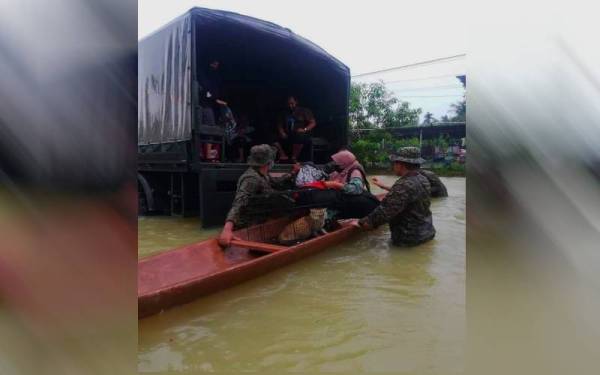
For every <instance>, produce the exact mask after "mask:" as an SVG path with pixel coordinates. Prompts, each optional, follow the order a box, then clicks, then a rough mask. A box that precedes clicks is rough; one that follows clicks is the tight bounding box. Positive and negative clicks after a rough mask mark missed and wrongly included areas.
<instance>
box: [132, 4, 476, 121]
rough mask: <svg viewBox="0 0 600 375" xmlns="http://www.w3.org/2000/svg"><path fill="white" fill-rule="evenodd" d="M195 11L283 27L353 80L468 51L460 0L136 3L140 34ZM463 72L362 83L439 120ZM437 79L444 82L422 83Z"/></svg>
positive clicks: (445, 66)
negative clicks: (385, 88) (382, 84)
mask: <svg viewBox="0 0 600 375" xmlns="http://www.w3.org/2000/svg"><path fill="white" fill-rule="evenodd" d="M194 6H199V7H206V8H213V9H223V10H229V11H233V12H237V13H241V14H245V15H249V16H253V17H256V18H260V19H263V20H267V21H271V22H274V23H276V24H279V25H281V26H283V27H287V28H289V29H291V30H292V31H293V32H295V33H296V34H299V35H301V36H303V37H305V38H308V39H309V40H311V41H313V42H314V43H316V44H318V45H319V46H321V47H322V48H324V49H325V50H327V51H328V52H329V53H330V54H332V55H333V56H335V57H337V58H338V59H339V60H341V61H342V62H344V63H345V64H346V65H348V66H349V67H350V70H351V73H352V75H356V74H361V73H365V72H372V71H375V70H380V69H386V68H390V67H396V66H401V65H406V64H412V63H416V62H421V61H425V60H430V59H435V58H439V57H444V56H451V55H457V54H462V53H465V52H466V31H465V29H466V27H465V22H464V21H465V20H464V19H463V17H464V14H465V12H464V9H463V8H464V7H463V3H462V1H443V0H442V1H431V0H414V1H404V0H371V1H350V0H346V1H340V0H295V1H290V0H278V1H276V0H251V1H250V0H138V37H139V38H143V37H144V36H146V35H148V34H149V33H151V32H153V31H154V30H156V29H158V28H160V27H161V26H162V25H164V24H166V23H167V22H169V21H170V20H172V19H173V18H175V17H177V16H179V15H181V14H183V13H184V12H185V11H187V10H188V9H190V8H192V7H194ZM464 72H465V63H464V59H459V60H454V61H450V62H448V63H439V64H434V65H429V66H425V67H422V68H411V69H403V70H399V71H395V72H393V73H388V74H386V75H384V76H380V75H374V76H369V77H363V78H362V80H366V79H368V80H372V79H385V80H386V81H393V82H395V83H393V84H390V86H389V87H390V88H391V89H392V90H393V91H394V92H395V93H396V94H397V95H398V96H401V99H402V100H406V101H409V102H411V104H413V105H415V106H419V107H423V109H424V111H431V112H433V113H434V115H436V116H441V115H442V114H445V113H446V110H447V108H448V105H449V103H451V102H454V101H456V100H458V99H460V95H461V94H462V90H461V88H460V85H459V83H458V81H457V80H456V79H454V78H452V77H451V76H452V75H454V74H464ZM440 76H446V77H443V78H435V79H423V78H428V77H440ZM411 79H417V81H410V82H408V81H407V80H411ZM398 81H400V82H398ZM428 88H431V89H428Z"/></svg>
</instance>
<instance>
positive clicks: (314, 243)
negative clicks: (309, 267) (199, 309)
mask: <svg viewBox="0 0 600 375" xmlns="http://www.w3.org/2000/svg"><path fill="white" fill-rule="evenodd" d="M289 222H290V220H289V219H278V220H274V221H272V222H269V223H266V224H263V225H259V226H255V227H251V228H248V229H246V230H242V231H238V232H236V235H237V236H238V237H240V238H241V239H243V240H248V241H259V240H264V239H265V238H269V237H270V236H272V235H274V234H277V233H278V232H279V231H281V229H283V227H284V226H285V225H286V224H287V223H289ZM356 232H358V228H356V227H353V226H350V225H348V224H347V223H342V224H341V226H340V228H338V229H336V230H335V231H332V232H330V233H327V234H324V235H322V236H319V237H316V238H313V239H310V240H307V241H305V242H302V243H299V244H297V245H294V246H289V247H286V248H285V249H283V250H279V251H275V252H272V253H258V252H256V251H253V250H250V249H249V248H242V247H235V246H231V247H229V248H227V249H225V250H223V249H222V248H221V247H220V246H219V245H218V243H217V240H216V239H210V240H206V241H202V242H199V243H196V244H192V245H189V246H185V247H182V248H178V249H174V250H170V251H167V252H164V253H161V254H158V255H155V256H152V257H149V258H145V259H142V260H140V261H139V263H138V318H139V319H141V318H145V317H148V316H151V315H154V314H157V313H159V312H161V311H162V310H165V309H168V308H171V307H173V306H177V305H181V304H185V303H188V302H191V301H193V300H195V299H197V298H199V297H202V296H205V295H208V294H211V293H214V292H217V291H220V290H223V289H226V288H229V287H231V286H234V285H236V284H239V283H242V282H244V281H247V280H250V279H253V278H256V277H258V276H261V275H264V274H266V273H268V272H270V271H273V270H275V269H278V268H281V267H284V266H286V265H288V264H290V263H293V262H296V261H298V260H300V259H302V258H304V257H307V256H310V255H313V254H315V253H317V252H319V251H322V250H325V249H327V248H329V247H331V246H334V245H336V244H339V243H341V242H343V241H345V240H346V239H348V238H349V237H350V236H352V235H353V234H354V233H356Z"/></svg>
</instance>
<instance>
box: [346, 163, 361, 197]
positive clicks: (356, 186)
mask: <svg viewBox="0 0 600 375" xmlns="http://www.w3.org/2000/svg"><path fill="white" fill-rule="evenodd" d="M365 190H366V188H365V182H364V181H363V179H362V173H360V171H359V170H357V169H355V170H354V171H353V172H352V175H350V181H348V183H347V184H345V185H344V188H343V191H344V193H346V194H351V195H359V194H362V193H363V192H364V191H365Z"/></svg>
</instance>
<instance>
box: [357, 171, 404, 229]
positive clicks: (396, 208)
mask: <svg viewBox="0 0 600 375" xmlns="http://www.w3.org/2000/svg"><path fill="white" fill-rule="evenodd" d="M410 197H411V191H410V188H409V186H406V185H404V184H403V183H401V182H397V183H396V184H394V186H392V189H391V190H390V192H389V193H388V194H387V195H386V196H385V198H384V199H383V201H381V204H380V205H379V206H378V207H377V208H376V209H374V210H373V212H371V213H370V214H369V215H368V216H365V217H363V218H362V219H360V220H359V221H358V223H359V224H360V226H362V227H367V228H369V227H373V228H377V227H378V226H380V225H382V224H385V223H388V222H389V221H390V220H391V219H392V218H394V217H395V216H396V215H398V214H399V213H401V212H402V211H403V210H404V208H406V205H407V204H408V203H409V202H410Z"/></svg>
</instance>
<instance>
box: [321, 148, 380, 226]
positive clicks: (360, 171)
mask: <svg viewBox="0 0 600 375" xmlns="http://www.w3.org/2000/svg"><path fill="white" fill-rule="evenodd" d="M331 159H332V162H330V163H329V164H328V167H329V169H333V172H331V173H330V174H329V180H328V181H326V182H325V186H327V187H328V188H330V189H336V190H338V191H340V195H339V198H338V199H337V202H336V204H335V206H334V207H331V210H330V211H331V214H333V215H328V216H330V217H334V218H335V219H349V218H356V217H363V216H361V215H362V214H364V213H367V215H368V214H369V213H371V211H373V210H374V209H375V208H376V207H377V206H378V205H379V200H378V199H377V198H376V197H375V196H374V195H373V194H371V187H370V186H369V182H368V180H367V175H366V172H365V169H364V168H363V166H362V165H361V164H360V162H359V161H358V160H357V159H356V156H354V154H353V153H352V152H350V151H348V150H342V151H339V152H338V153H336V154H334V155H332V156H331Z"/></svg>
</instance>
